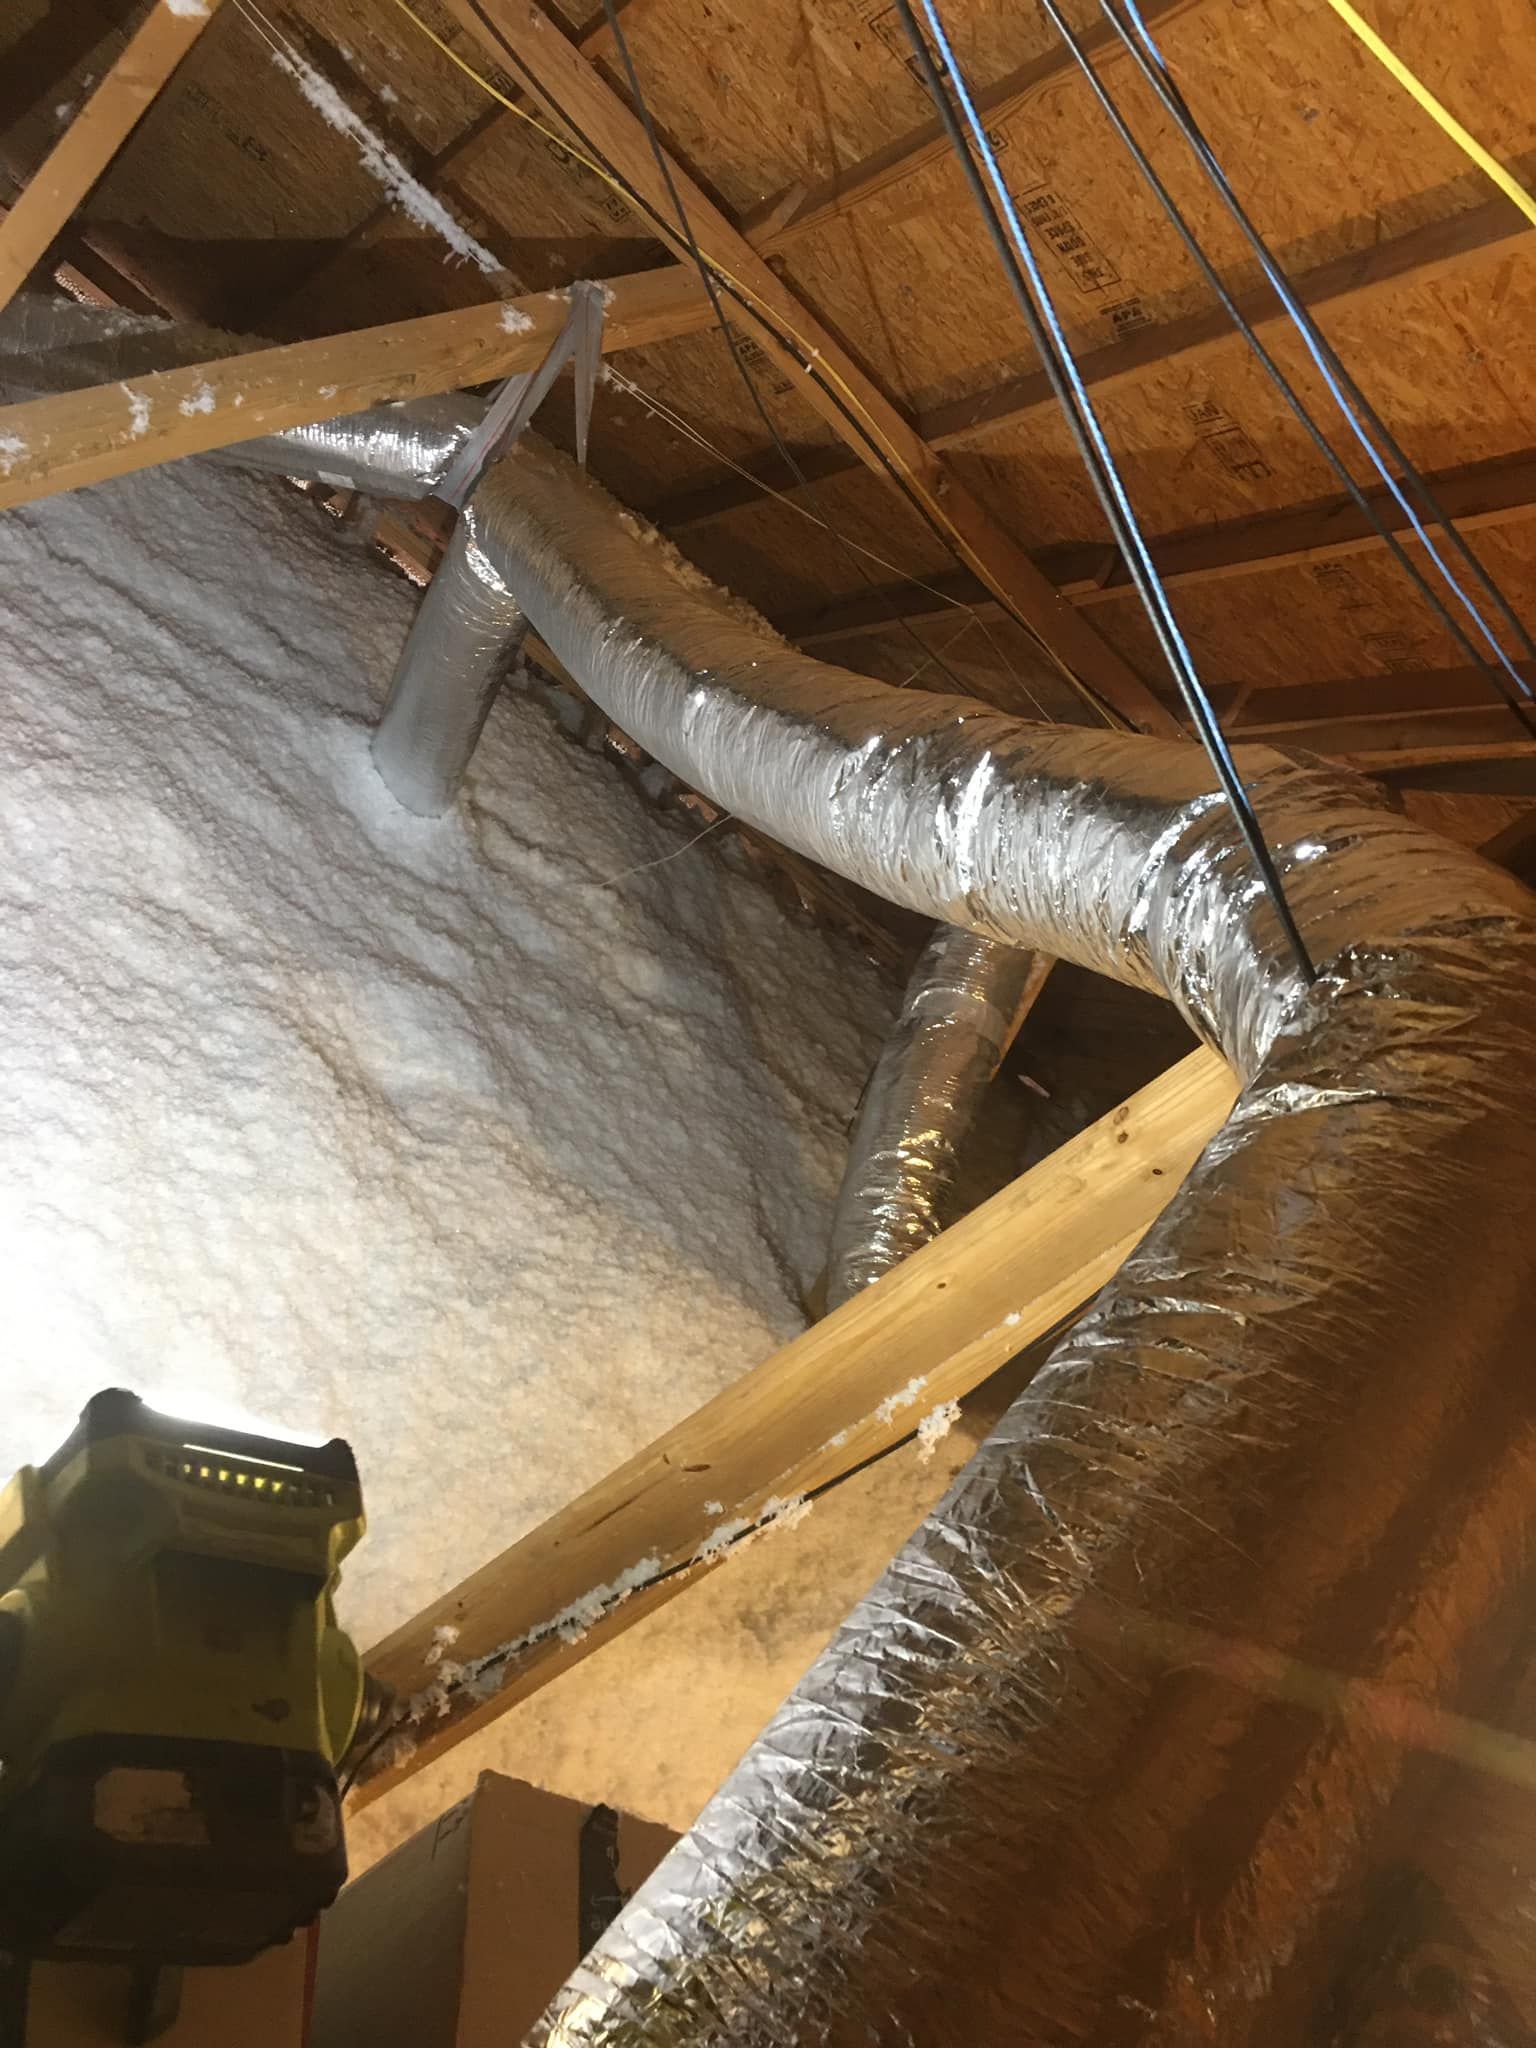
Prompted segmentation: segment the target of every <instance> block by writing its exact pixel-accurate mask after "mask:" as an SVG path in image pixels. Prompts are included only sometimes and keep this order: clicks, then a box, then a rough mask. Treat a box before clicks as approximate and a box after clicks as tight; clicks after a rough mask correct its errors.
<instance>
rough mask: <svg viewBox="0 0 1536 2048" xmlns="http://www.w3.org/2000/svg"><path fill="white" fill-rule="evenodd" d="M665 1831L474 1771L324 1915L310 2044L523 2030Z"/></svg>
mask: <svg viewBox="0 0 1536 2048" xmlns="http://www.w3.org/2000/svg"><path fill="white" fill-rule="evenodd" d="M676 1839H677V1838H676V1836H675V1835H674V1834H673V1833H672V1832H671V1831H670V1829H667V1828H662V1827H656V1826H653V1825H652V1824H651V1823H650V1822H648V1821H640V1820H636V1819H635V1818H634V1817H633V1816H632V1815H630V1814H621V1813H615V1812H614V1811H613V1810H612V1808H610V1807H606V1806H597V1807H592V1806H583V1805H581V1804H579V1803H578V1802H577V1801H576V1800H574V1799H560V1798H557V1797H556V1796H555V1795H554V1794H553V1793H550V1792H538V1791H535V1789H534V1788H533V1786H531V1785H525V1784H523V1783H521V1782H520V1781H519V1780H518V1779H516V1778H504V1777H501V1776H499V1775H498V1774H497V1773H496V1772H494V1771H487V1772H485V1773H483V1774H482V1776H481V1778H480V1780H479V1783H478V1784H477V1785H476V1787H475V1789H474V1791H473V1792H472V1793H471V1794H470V1796H469V1798H468V1799H465V1800H463V1801H461V1802H460V1804H459V1805H457V1806H455V1807H451V1808H450V1809H449V1810H448V1812H447V1813H445V1814H443V1815H442V1817H441V1818H440V1819H439V1820H437V1821H435V1822H434V1823H433V1824H432V1826H431V1827H428V1828H423V1829H422V1831H421V1833H420V1834H419V1835H414V1836H412V1838H411V1840H410V1841H408V1842H406V1843H404V1844H402V1846H401V1847H400V1848H398V1849H396V1850H395V1851H394V1853H393V1855H390V1856H387V1857H386V1858H385V1859H384V1861H383V1862H382V1863H378V1864H376V1865H375V1866H374V1867H373V1869H372V1870H369V1871H367V1872H365V1873H364V1875H363V1876H362V1877H360V1878H359V1879H358V1880H357V1882H356V1883H355V1884H352V1885H349V1886H348V1887H347V1889H346V1890H345V1891H344V1892H343V1893H342V1895H341V1897H340V1898H339V1899H338V1900H337V1902H336V1904H335V1905H334V1906H333V1907H332V1908H331V1910H330V1912H329V1913H328V1914H326V1916H325V1918H324V1920H323V1921H322V1923H321V1928H320V1956H319V1968H318V1972H317V1975H316V1983H315V2007H314V2018H313V2023H312V2027H311V2032H310V2041H309V2048H358V2044H359V2043H363V2042H366V2043H367V2048H507V2043H508V2042H511V2041H520V2040H521V2039H522V2037H523V2035H524V2033H525V2032H526V2031H527V2029H528V2028H529V2027H531V2026H532V2025H533V2023H534V2021H535V2020H536V2019H537V2018H538V2017H539V2015H540V2013H541V2012H543V2010H544V2008H545V2006H546V2005H547V2004H548V2003H549V2001H550V1999H551V1998H552V1997H553V1996H554V1994H555V1992H556V1991H558V1990H559V1988H560V1986H561V1984H562V1983H563V1982H564V1981H565V1979H566V1978H567V1977H568V1976H569V1975H570V1973H571V1971H572V1970H573V1969H574V1968H575V1966H576V1964H577V1963H578V1962H579V1961H580V1960H581V1958H582V1956H583V1955H585V1954H586V1952H587V1950H588V1949H589V1948H590V1947H591V1945H592V1943H593V1942H594V1941H595V1940H596V1939H597V1937H598V1935H599V1934H601V1932H602V1931H603V1929H604V1927H606V1926H607V1924H608V1922H609V1921H610V1920H611V1919H612V1918H613V1916H614V1914H615V1913H616V1912H617V1911H618V1909H619V1907H620V1906H621V1905H622V1903H623V1902H624V1900H625V1899H626V1898H628V1897H629V1895H630V1894H631V1893H632V1892H634V1891H635V1890H637V1889H638V1887H639V1886H640V1885H641V1884H642V1883H643V1882H644V1881H645V1879H646V1878H647V1877H649V1875H650V1873H651V1872H652V1871H653V1870H654V1869H655V1867H656V1865H657V1864H658V1863H659V1862H660V1861H661V1859H662V1857H663V1856H664V1855H665V1854H666V1852H667V1851H668V1849H670V1848H671V1846H672V1844H673V1842H674V1841H675V1840H676Z"/></svg>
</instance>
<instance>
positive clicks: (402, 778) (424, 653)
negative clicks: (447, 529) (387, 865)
mask: <svg viewBox="0 0 1536 2048" xmlns="http://www.w3.org/2000/svg"><path fill="white" fill-rule="evenodd" d="M477 520H478V514H477V512H476V509H475V507H474V505H473V504H472V503H471V504H470V505H468V506H466V507H465V509H464V512H463V514H462V516H461V517H460V519H459V522H458V524H457V526H456V527H455V528H454V532H453V538H452V540H451V541H449V543H448V546H447V548H446V550H445V551H444V554H443V559H442V561H441V562H440V563H439V564H438V568H437V572H436V574H435V575H434V576H433V578H432V581H431V582H430V583H429V584H428V585H427V593H426V596H425V597H424V598H423V599H422V601H421V609H420V610H419V611H418V613H417V614H416V621H415V626H414V628H413V630H412V633H411V636H410V639H409V640H408V641H407V643H406V650H405V653H404V655H403V656H402V658H401V660H400V663H399V666H398V667H397V668H396V670H395V675H394V681H393V683H392V684H391V686H390V692H389V702H388V704H387V705H386V706H385V709H384V716H383V718H382V720H381V721H380V723H379V729H378V732H377V734H376V735H375V737H374V742H373V758H374V764H375V766H376V767H377V768H378V771H379V773H380V774H381V775H382V776H383V778H384V780H385V782H387V783H388V785H389V787H390V789H391V791H392V792H393V794H394V796H395V797H396V799H397V801H398V802H400V803H402V804H404V806H405V808H406V809H407V810H408V811H414V812H415V813H416V814H417V816H418V817H427V818H435V817H437V816H438V815H439V813H440V812H443V811H446V810H447V808H448V806H449V805H450V804H451V803H452V802H453V799H454V795H455V793H456V791H457V790H458V787H459V784H460V782H461V781H462V780H463V776H464V770H465V769H466V768H467V767H468V766H469V758H470V755H471V754H473V752H474V750H475V744H476V742H477V741H478V740H479V738H480V733H481V729H482V727H483V726H484V724H485V721H486V719H487V718H488V717H489V715H490V710H491V706H492V704H494V703H495V701H496V692H497V690H498V689H499V688H500V687H501V679H502V677H503V675H504V674H505V673H506V669H507V664H508V663H509V661H511V659H512V658H513V656H514V655H515V654H516V652H517V650H518V648H519V647H520V646H521V645H522V640H523V634H524V632H525V630H526V628H527V621H526V619H525V618H524V616H523V613H522V609H521V607H520V606H519V604H518V602H517V600H516V598H515V597H514V596H513V595H512V593H511V591H510V590H509V589H508V588H507V586H506V584H504V583H503V582H502V581H501V579H500V577H499V576H498V575H497V574H496V571H495V569H494V568H493V567H492V565H491V563H490V562H489V560H488V559H487V558H486V556H485V555H484V554H483V553H482V552H481V549H480V546H479V544H478V542H477V541H476V539H475V529H476V524H477ZM445 645H447V646H451V647H452V648H453V650H454V665H453V670H452V679H451V688H445V687H444V684H445V681H447V678H446V677H445V675H444V673H443V671H442V670H441V669H440V667H439V665H438V653H439V650H440V649H441V648H442V647H444V646H445Z"/></svg>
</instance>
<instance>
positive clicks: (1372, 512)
mask: <svg viewBox="0 0 1536 2048" xmlns="http://www.w3.org/2000/svg"><path fill="white" fill-rule="evenodd" d="M1040 5H1041V7H1042V8H1043V9H1044V11H1045V13H1046V14H1047V15H1048V16H1049V18H1050V20H1051V22H1052V24H1053V26H1054V27H1055V29H1056V31H1057V33H1058V34H1059V35H1060V37H1061V39H1062V41H1063V42H1064V43H1065V44H1066V45H1067V48H1068V49H1069V50H1070V51H1071V53H1072V55H1073V57H1074V58H1075V59H1076V60H1077V64H1078V68H1079V69H1080V70H1081V72H1082V73H1083V76H1084V77H1085V78H1086V79H1087V81H1088V84H1089V86H1090V88H1091V89H1092V91H1093V93H1094V96H1095V98H1096V99H1097V100H1098V102H1099V105H1100V106H1101V107H1102V108H1103V110H1104V113H1105V115H1106V116H1107V117H1108V119H1109V122H1110V124H1111V126H1112V127H1113V128H1114V130H1115V133H1116V134H1117V135H1118V136H1119V137H1120V140H1121V141H1122V142H1123V143H1124V144H1125V146H1126V148H1127V150H1129V152H1130V154H1131V157H1132V159H1133V160H1134V162H1135V164H1136V167H1137V169H1138V170H1139V171H1140V173H1141V175H1142V178H1143V180H1144V181H1145V183H1146V184H1147V186H1148V188H1149V189H1150V190H1151V192H1152V194H1153V196H1154V197H1155V198H1156V200H1157V202H1158V204H1159V205H1160V206H1161V207H1162V209H1163V212H1164V213H1165V214H1166V215H1167V217H1168V220H1169V221H1170V223H1171V224H1172V226H1173V228H1174V231H1175V232H1176V234H1177V235H1178V237H1179V240H1180V241H1181V242H1182V243H1183V244H1184V247H1185V248H1186V249H1187V250H1188V251H1189V254H1190V255H1191V257H1193V259H1194V261H1195V263H1196V265H1197V266H1198V268H1199V270H1200V273H1201V275H1202V276H1203V277H1204V278H1205V281H1206V283H1207V284H1208V285H1209V286H1210V287H1211V289H1212V291H1213V292H1214V293H1215V294H1216V297H1217V300H1218V302H1219V303H1220V305H1221V307H1222V309H1223V311H1224V312H1225V313H1226V314H1227V316H1228V318H1229V319H1230V320H1231V322H1232V324H1233V326H1234V327H1235V328H1236V329H1237V331H1238V333H1239V334H1240V335H1241V336H1242V338H1243V340H1244V341H1245V342H1246V343H1247V345H1248V347H1249V349H1250V350H1251V351H1252V353H1253V355H1254V357H1255V359H1256V360H1257V362H1258V363H1259V365H1260V367H1261V368H1262V369H1263V370H1264V372H1265V374H1266V375H1267V376H1268V377H1269V379H1270V381H1271V383H1272V384H1273V385H1274V386H1275V389H1276V390H1277V391H1278V392H1279V393H1280V395H1281V397H1282V398H1283V399H1284V400H1285V402H1286V404H1287V406H1289V408H1290V410H1291V412H1292V413H1293V414H1294V415H1295V417H1296V419H1297V420H1298V421H1299V422H1300V424H1301V426H1302V427H1303V428H1304V429H1305V431H1306V433H1307V435H1308V436H1309V438H1310V439H1311V441H1312V443H1313V445H1314V446H1315V447H1316V448H1317V450H1318V452H1319V454H1321V455H1322V457H1323V459H1324V461H1325V462H1327V464H1328V466H1329V468H1330V469H1332V470H1333V472H1334V474H1335V475H1336V476H1337V477H1338V478H1339V480H1340V482H1341V483H1342V484H1343V485H1344V488H1345V490H1346V491H1347V493H1348V494H1349V496H1350V498H1351V499H1352V500H1353V501H1354V503H1355V505H1356V506H1357V507H1358V508H1359V510H1360V511H1361V512H1362V513H1363V514H1364V515H1365V518H1366V519H1367V520H1368V521H1369V523H1370V525H1371V527H1372V529H1373V530H1374V532H1375V533H1376V535H1377V537H1378V538H1379V539H1380V540H1382V541H1383V542H1384V543H1385V544H1386V547H1387V549H1388V551H1389V552H1390V553H1391V555H1392V557H1393V559H1394V560H1395V561H1396V562H1397V563H1398V564H1399V566H1400V567H1401V568H1402V569H1403V570H1404V571H1405V572H1406V574H1407V575H1408V576H1409V577H1410V578H1411V580H1412V581H1413V583H1414V584H1415V586H1416V587H1417V589H1418V590H1419V592H1420V594H1421V595H1422V596H1423V598H1424V600H1425V602H1426V603H1427V604H1428V605H1429V607H1430V609H1431V610H1432V611H1433V613H1434V615H1435V617H1436V618H1437V619H1438V620H1439V621H1440V623H1441V625H1443V626H1444V627H1445V629H1446V631H1447V632H1448V633H1449V634H1450V635H1451V637H1452V639H1453V640H1455V642H1456V644H1457V645H1458V646H1459V647H1460V648H1461V650H1462V652H1463V653H1464V654H1465V655H1466V656H1467V657H1468V659H1469V660H1470V662H1471V663H1472V665H1473V666H1474V667H1475V668H1482V669H1485V670H1486V671H1487V674H1488V678H1489V681H1490V682H1491V683H1492V684H1493V686H1494V688H1495V689H1496V690H1497V691H1498V693H1499V695H1500V696H1501V697H1503V699H1504V701H1505V703H1506V704H1507V705H1508V706H1509V709H1510V710H1511V712H1513V714H1514V715H1515V717H1516V718H1518V719H1520V720H1521V722H1522V723H1524V724H1525V725H1527V726H1528V727H1529V729H1530V730H1531V731H1532V732H1533V733H1536V724H1533V723H1532V721H1531V718H1530V714H1529V712H1528V711H1527V708H1526V706H1525V705H1524V704H1523V703H1522V702H1521V701H1520V699H1519V698H1517V697H1516V696H1514V695H1513V694H1512V693H1511V692H1510V691H1509V690H1508V688H1507V687H1506V685H1505V682H1504V679H1503V676H1502V675H1501V673H1500V671H1499V669H1498V668H1496V667H1495V666H1494V665H1493V663H1492V662H1490V660H1489V658H1488V656H1487V654H1486V653H1485V652H1484V651H1483V650H1482V649H1481V648H1479V647H1477V646H1476V645H1474V643H1473V641H1472V640H1471V639H1470V637H1469V636H1468V634H1467V632H1466V629H1465V628H1464V627H1463V626H1462V625H1461V623H1460V622H1459V620H1457V619H1455V618H1453V617H1452V615H1451V613H1450V611H1449V609H1448V608H1447V606H1446V604H1445V601H1444V599H1443V598H1442V597H1441V596H1440V594H1439V592H1438V591H1436V590H1435V589H1434V588H1433V586H1432V585H1431V584H1430V582H1429V580H1428V578H1427V577H1426V576H1425V574H1424V571H1423V570H1422V569H1421V568H1420V567H1419V565H1418V563H1417V562H1415V561H1414V559H1413V557H1412V556H1411V555H1410V554H1409V553H1408V550H1407V549H1406V548H1405V547H1404V546H1403V543H1402V542H1401V540H1399V538H1398V536H1397V535H1396V534H1395V533H1394V532H1392V530H1391V528H1390V527H1388V526H1387V524H1386V523H1385V521H1384V520H1383V519H1382V518H1381V516H1380V514H1379V513H1378V512H1377V510H1376V507H1375V506H1374V505H1373V504H1372V503H1371V501H1370V499H1369V498H1368V497H1367V496H1366V494H1365V491H1364V490H1363V489H1362V487H1361V485H1360V484H1359V482H1358V481H1357V480H1356V478H1355V477H1354V475H1353V474H1352V472H1351V471H1350V469H1349V466H1348V464H1347V463H1346V462H1345V461H1344V458H1343V457H1342V456H1341V455H1340V454H1339V453H1338V451H1337V449H1335V448H1334V446H1333V444H1332V442H1331V441H1330V440H1329V439H1328V437H1327V435H1326V434H1325V433H1324V432H1323V429H1322V428H1321V427H1320V426H1319V425H1318V423H1317V421H1316V419H1315V418H1314V417H1313V415H1312V413H1311V412H1310V411H1309V409H1308V407H1307V405H1306V402H1305V401H1304V400H1303V399H1302V397H1301V395H1300V393H1299V392H1298V391H1297V390H1296V388H1295V386H1294V385H1293V384H1292V383H1291V381H1290V379H1289V378H1288V377H1287V376H1286V374H1285V372H1284V371H1283V370H1282V369H1281V368H1280V365H1279V364H1278V363H1277V362H1276V361H1275V359H1274V357H1273V356H1272V355H1271V354H1270V352H1269V350H1268V349H1267V348H1266V347H1265V346H1264V343H1263V342H1262V341H1261V340H1260V338H1259V336H1258V334H1257V332H1256V331H1255V329H1254V327H1253V324H1252V322H1251V321H1250V320H1249V319H1248V318H1247V316H1246V315H1245V314H1244V312H1243V310H1242V308H1241V307H1240V306H1239V305H1238V303H1237V301H1236V299H1235V298H1234V297H1233V295H1232V293H1231V292H1230V291H1229V290H1228V288H1227V286H1226V285H1225V283H1224V282H1223V280H1222V277H1221V273H1220V272H1219V271H1218V270H1217V268H1216V266H1215V264H1214V263H1213V262H1212V261H1211V259H1210V257H1209V256H1208V255H1207V253H1206V250H1205V247H1204V245H1203V244H1202V243H1201V241H1200V239H1199V237H1198V236H1197V235H1196V234H1195V231H1194V229H1193V228H1192V227H1191V226H1190V225H1189V222H1188V220H1187V219H1186V218H1185V216H1184V214H1183V212H1182V211H1181V209H1180V207H1179V205H1178V202H1177V201H1176V200H1175V199H1174V197H1173V194H1172V193H1171V192H1170V191H1169V190H1168V188H1167V186H1166V185H1165V184H1164V183H1163V181H1162V179H1161V177H1159V175H1158V173H1157V170H1156V168H1155V167H1154V165H1153V163H1152V160H1151V158H1150V157H1149V156H1148V155H1147V153H1146V151H1145V149H1144V148H1143V147H1142V145H1141V143H1140V142H1139V141H1138V140H1137V138H1136V136H1135V134H1134V132H1133V130H1132V129H1131V126H1130V124H1129V122H1128V121H1127V120H1126V118H1125V115H1124V113H1123V112H1122V110H1121V108H1120V106H1119V104H1118V102H1117V101H1116V100H1115V98H1114V96H1113V95H1112V94H1111V92H1110V90H1109V87H1108V86H1107V85H1106V84H1105V83H1104V80H1103V79H1102V78H1101V77H1100V75H1099V73H1098V72H1097V71H1096V70H1095V68H1094V65H1093V62H1092V59H1091V58H1090V57H1089V55H1088V52H1087V50H1086V49H1085V48H1084V47H1083V45H1082V43H1081V42H1080V41H1079V39H1078V37H1077V36H1076V35H1075V34H1074V33H1073V30H1072V27H1071V24H1070V23H1069V22H1068V21H1067V19H1066V17H1065V16H1064V15H1063V13H1062V11H1061V8H1060V6H1059V5H1058V4H1057V0H1040ZM1479 623H1481V622H1479ZM1483 632H1484V635H1485V637H1489V638H1491V636H1490V635H1489V634H1488V629H1487V627H1486V625H1484V626H1483Z"/></svg>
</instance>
